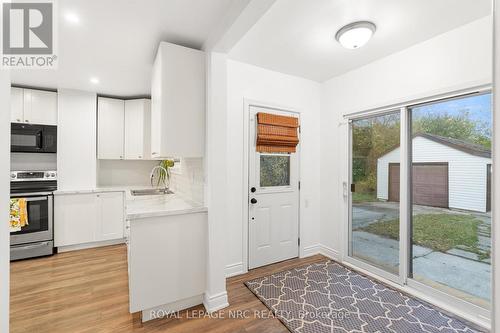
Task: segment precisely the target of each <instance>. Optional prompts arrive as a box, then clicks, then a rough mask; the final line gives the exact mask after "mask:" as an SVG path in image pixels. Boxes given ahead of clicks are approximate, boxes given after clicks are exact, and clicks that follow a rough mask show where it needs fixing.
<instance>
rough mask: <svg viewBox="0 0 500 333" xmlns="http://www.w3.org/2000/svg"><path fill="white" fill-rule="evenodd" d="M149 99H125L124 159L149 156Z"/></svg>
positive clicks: (147, 157)
mask: <svg viewBox="0 0 500 333" xmlns="http://www.w3.org/2000/svg"><path fill="white" fill-rule="evenodd" d="M150 126H151V101H150V100H149V99H132V100H126V101H125V159H127V160H143V159H146V160H147V159H150V156H151V148H150V147H151V129H150Z"/></svg>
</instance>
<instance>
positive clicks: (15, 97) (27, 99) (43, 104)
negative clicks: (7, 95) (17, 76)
mask: <svg viewBox="0 0 500 333" xmlns="http://www.w3.org/2000/svg"><path fill="white" fill-rule="evenodd" d="M11 98H12V102H11V121H12V122H16V123H28V124H41V125H57V93H56V92H53V91H45V90H35V89H23V88H16V87H12V88H11Z"/></svg>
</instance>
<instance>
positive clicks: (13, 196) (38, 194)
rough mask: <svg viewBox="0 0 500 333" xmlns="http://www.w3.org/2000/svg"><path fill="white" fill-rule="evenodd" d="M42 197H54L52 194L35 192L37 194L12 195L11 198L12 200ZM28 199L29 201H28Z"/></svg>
mask: <svg viewBox="0 0 500 333" xmlns="http://www.w3.org/2000/svg"><path fill="white" fill-rule="evenodd" d="M41 195H44V196H45V197H47V196H51V195H53V193H52V192H35V193H11V195H10V197H11V198H12V199H15V198H27V197H28V198H30V197H33V196H35V197H40V196H41ZM28 198H27V199H28Z"/></svg>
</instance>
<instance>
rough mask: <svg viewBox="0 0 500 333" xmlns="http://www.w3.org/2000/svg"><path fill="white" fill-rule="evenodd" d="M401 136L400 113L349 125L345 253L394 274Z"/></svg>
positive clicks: (397, 247)
mask: <svg viewBox="0 0 500 333" xmlns="http://www.w3.org/2000/svg"><path fill="white" fill-rule="evenodd" d="M399 137H400V114H399V111H397V112H391V113H387V114H384V115H379V116H376V117H369V118H363V119H358V120H354V121H352V123H351V140H352V141H351V142H352V144H351V146H352V153H351V156H352V159H351V168H352V169H351V178H352V182H351V184H352V185H351V194H352V195H351V202H352V204H351V207H352V210H351V221H350V222H351V223H350V226H351V227H350V235H349V240H350V247H349V250H350V253H349V254H350V256H352V257H353V258H356V259H359V260H361V261H363V262H366V263H368V264H371V265H373V266H376V267H378V268H379V269H383V270H385V271H387V272H389V273H392V274H398V270H399V268H398V267H399V242H398V239H399V204H398V202H397V201H398V200H396V199H395V197H394V195H396V194H397V192H399V191H395V188H396V187H398V186H399V173H396V172H395V170H396V169H395V166H396V165H399V149H397V147H399ZM385 161H388V162H390V163H386V162H385ZM391 176H392V177H393V178H394V179H392V181H393V183H388V182H389V178H390V177H391ZM382 184H389V186H386V185H382ZM391 187H392V189H391Z"/></svg>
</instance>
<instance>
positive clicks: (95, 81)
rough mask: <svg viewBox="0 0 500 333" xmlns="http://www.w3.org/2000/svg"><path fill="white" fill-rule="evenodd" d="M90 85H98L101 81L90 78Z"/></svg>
mask: <svg viewBox="0 0 500 333" xmlns="http://www.w3.org/2000/svg"><path fill="white" fill-rule="evenodd" d="M90 83H93V84H98V83H99V79H98V78H96V77H91V78H90Z"/></svg>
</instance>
